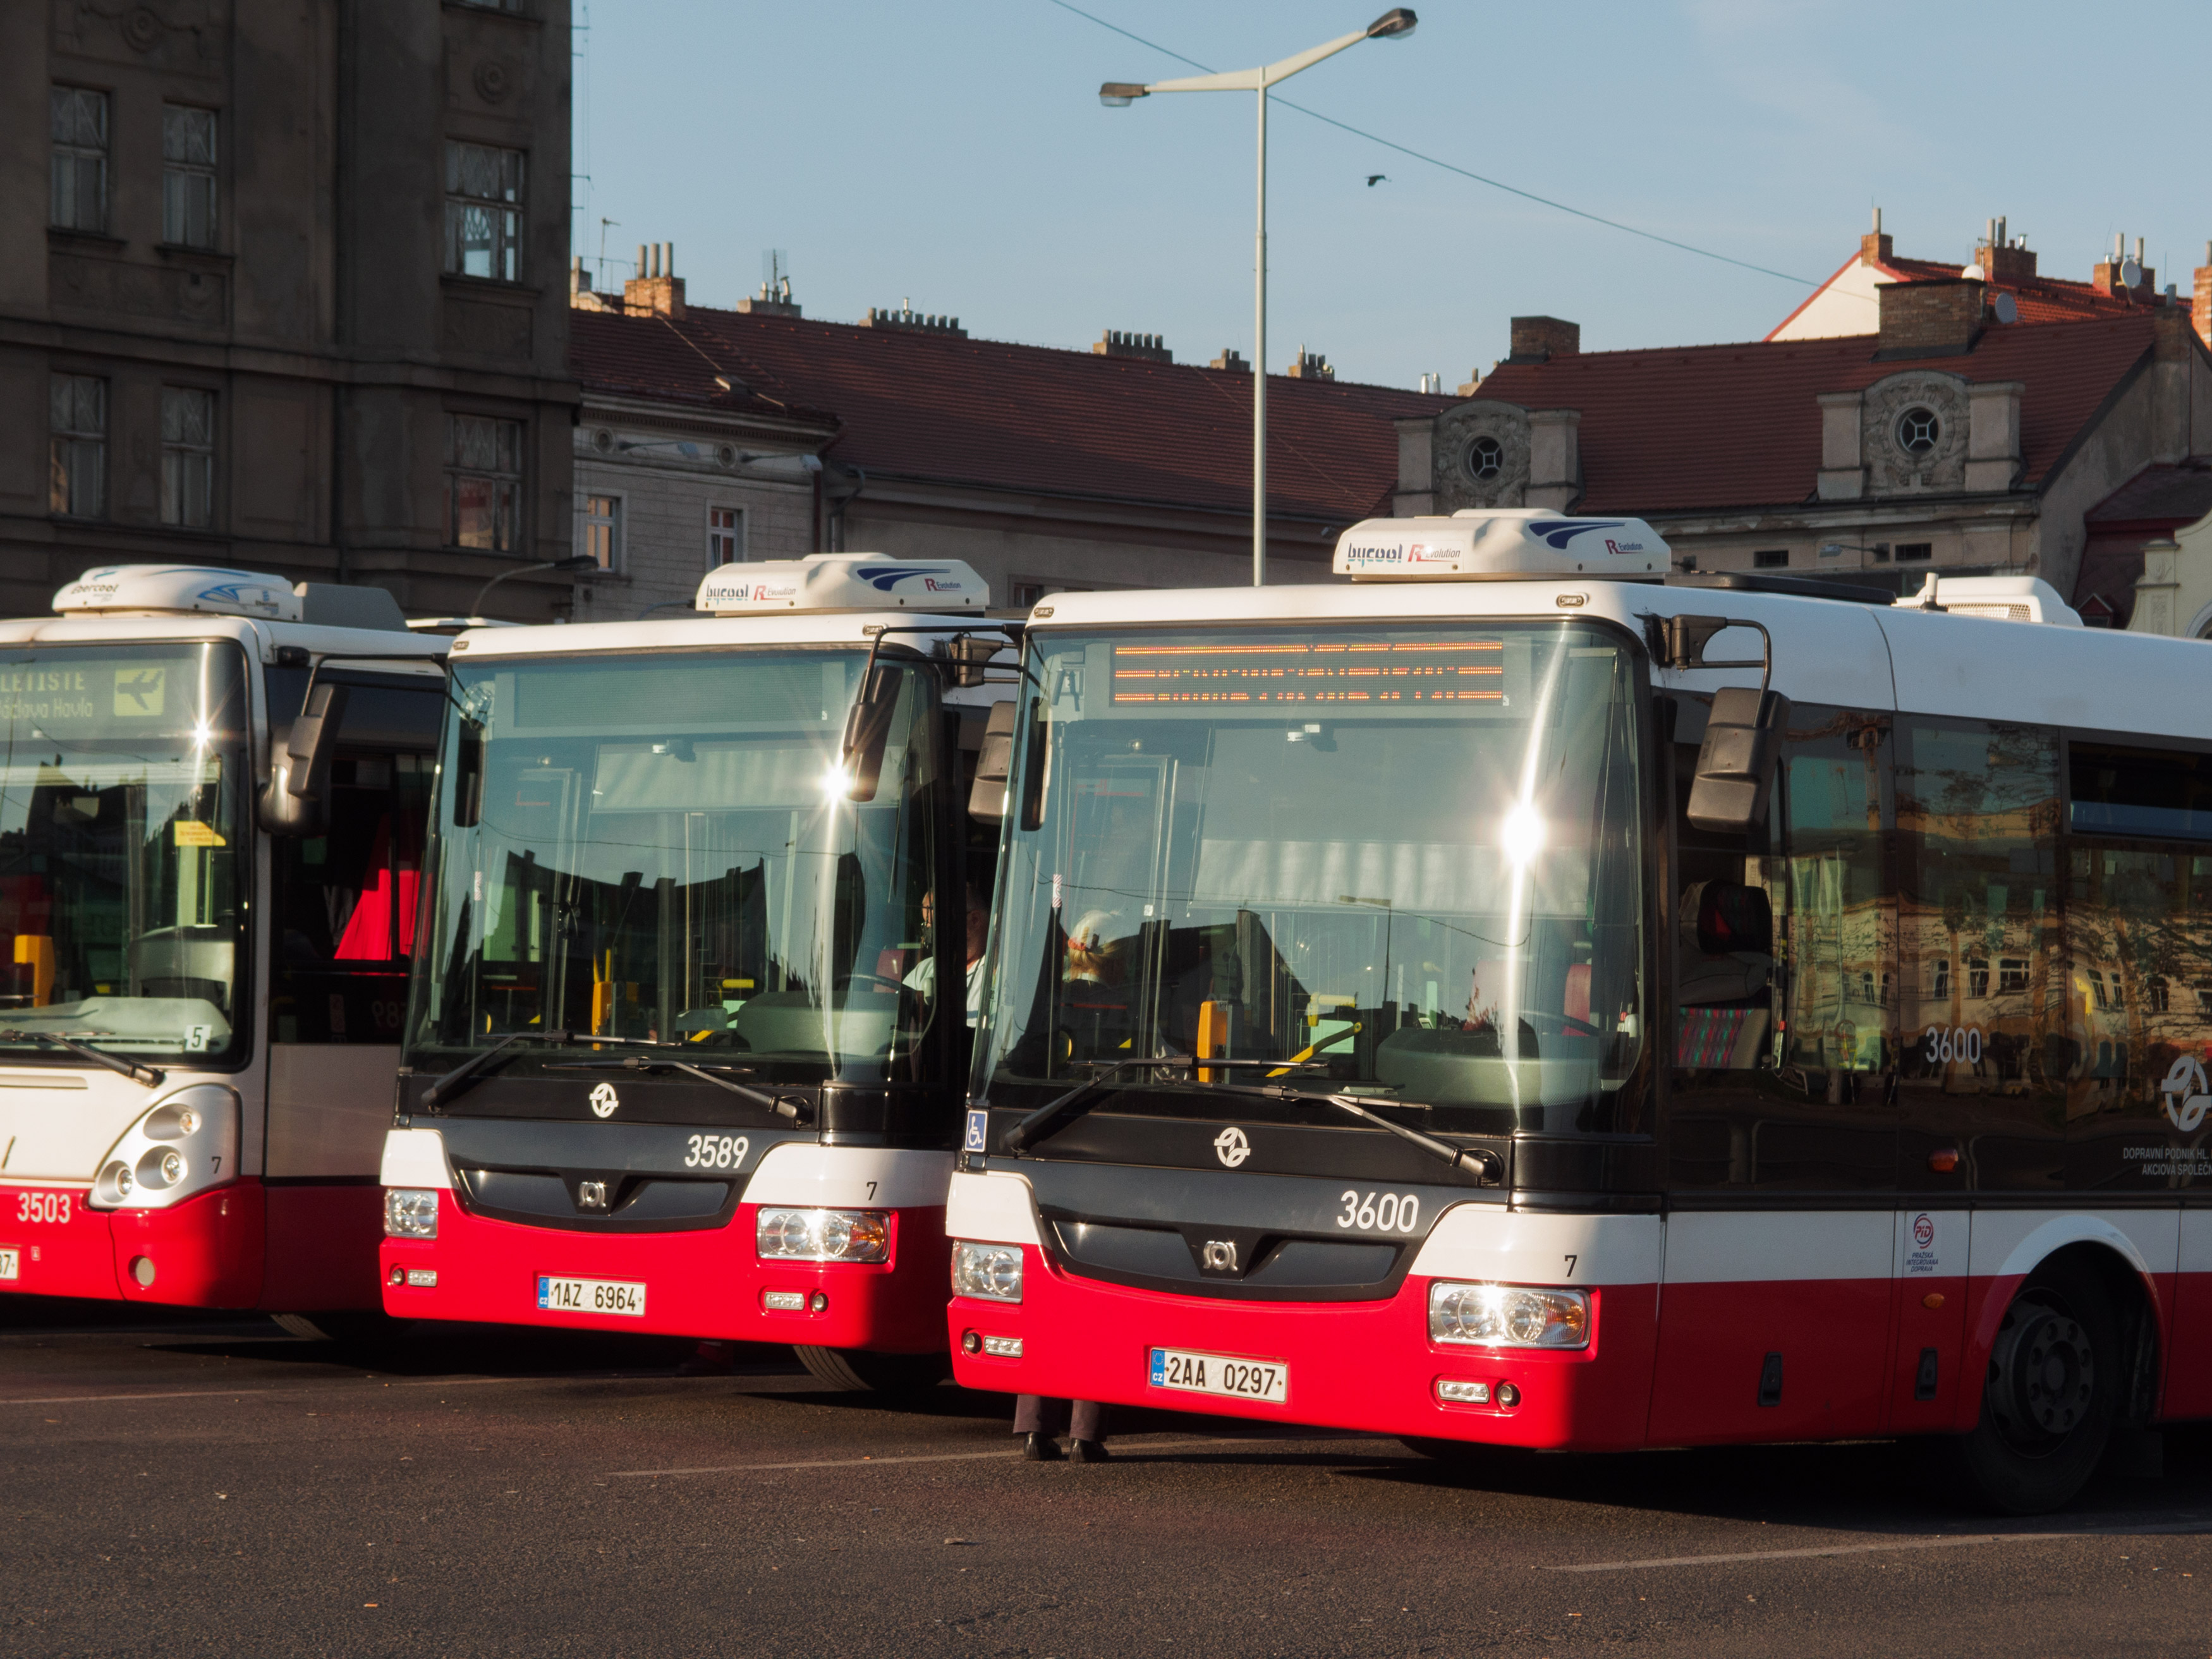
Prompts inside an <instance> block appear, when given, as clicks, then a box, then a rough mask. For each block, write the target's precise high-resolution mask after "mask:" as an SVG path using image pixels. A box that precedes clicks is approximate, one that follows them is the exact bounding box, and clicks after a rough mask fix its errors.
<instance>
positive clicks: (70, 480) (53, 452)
mask: <svg viewBox="0 0 2212 1659" xmlns="http://www.w3.org/2000/svg"><path fill="white" fill-rule="evenodd" d="M48 424H49V430H50V432H51V434H52V439H51V447H50V449H49V451H48V457H47V489H46V498H47V499H46V505H47V507H49V508H50V509H51V510H52V511H53V512H56V513H67V514H68V515H69V516H70V517H71V518H73V519H97V518H99V517H100V516H101V515H102V514H103V513H106V510H107V382H106V381H105V380H100V378H99V377H98V376H96V375H92V374H57V375H55V376H54V377H53V385H52V399H51V407H50V409H49V411H48Z"/></svg>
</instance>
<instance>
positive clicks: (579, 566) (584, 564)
mask: <svg viewBox="0 0 2212 1659" xmlns="http://www.w3.org/2000/svg"><path fill="white" fill-rule="evenodd" d="M598 568H599V561H598V560H597V559H595V558H593V557H592V556H591V555H590V554H588V553H572V554H570V555H569V556H568V557H567V558H565V559H548V560H546V561H545V562H544V563H543V564H519V565H517V566H515V568H513V569H512V570H502V571H501V572H500V573H499V574H497V575H496V576H494V577H493V578H492V579H491V580H489V581H488V582H486V583H485V584H484V585H483V586H482V587H479V588H478V589H477V596H476V598H475V599H473V600H471V602H470V605H469V615H471V617H481V616H483V602H484V595H485V594H487V593H489V592H491V591H492V589H493V588H495V587H497V586H499V585H500V584H501V582H503V581H505V580H507V578H508V577H509V576H527V575H528V574H531V572H532V571H533V570H597V569H598Z"/></svg>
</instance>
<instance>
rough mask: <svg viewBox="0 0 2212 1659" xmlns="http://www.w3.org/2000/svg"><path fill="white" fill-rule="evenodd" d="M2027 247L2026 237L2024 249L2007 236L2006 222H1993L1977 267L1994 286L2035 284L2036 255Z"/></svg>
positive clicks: (1978, 253)
mask: <svg viewBox="0 0 2212 1659" xmlns="http://www.w3.org/2000/svg"><path fill="white" fill-rule="evenodd" d="M1974 263H1975V264H1978V265H1979V266H1980V267H1981V269H1982V275H1983V276H1985V277H1987V278H1988V279H1989V280H1990V282H1992V283H2022V282H2033V280H2034V278H2035V254H2034V252H2033V250H2031V249H2030V248H2029V247H2028V246H2027V238H2026V237H2024V236H2023V237H2021V241H2020V246H2014V244H2013V240H2012V238H2011V237H2009V236H2008V235H2007V234H2005V222H2004V221H2003V220H2002V218H1997V219H1992V220H1990V222H1989V229H1988V234H1986V235H1985V236H1984V238H1983V239H1982V241H1981V245H1980V246H1978V247H1976V248H1975V250H1974Z"/></svg>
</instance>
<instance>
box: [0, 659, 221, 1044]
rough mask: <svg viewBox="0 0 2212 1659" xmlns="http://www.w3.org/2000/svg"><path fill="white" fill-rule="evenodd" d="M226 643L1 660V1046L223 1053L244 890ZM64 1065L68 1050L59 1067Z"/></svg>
mask: <svg viewBox="0 0 2212 1659" xmlns="http://www.w3.org/2000/svg"><path fill="white" fill-rule="evenodd" d="M245 670H246V663H245V659H244V657H243V655H242V654H241V653H240V650H239V648H238V647H236V646H235V645H232V644H228V643H222V644H218V643H215V642H212V641H210V642H206V643H188V642H178V643H171V642H167V641H162V642H159V643H154V642H149V643H146V644H136V645H106V646H99V647H35V648H25V647H17V648H15V649H12V650H10V651H9V653H7V654H6V656H5V659H4V660H0V744H4V745H5V747H4V750H0V937H4V938H5V939H6V940H7V943H6V944H4V945H0V975H6V978H5V981H4V983H0V1049H4V1050H5V1051H6V1052H8V1053H9V1055H10V1057H11V1063H13V1061H14V1060H15V1059H18V1058H27V1057H28V1055H29V1054H35V1053H38V1052H40V1051H45V1052H54V1050H53V1048H52V1045H51V1044H48V1043H45V1042H40V1037H39V1036H38V1035H37V1034H39V1033H46V1034H50V1035H52V1036H64V1037H70V1038H74V1039H76V1040H77V1041H79V1042H88V1043H91V1044H93V1045H94V1046H95V1047H98V1048H109V1049H117V1050H123V1051H126V1052H129V1053H131V1054H161V1053H170V1054H179V1055H190V1056H191V1057H192V1059H193V1060H194V1061H195V1062H196V1063H197V1062H199V1061H202V1060H204V1062H205V1063H207V1064H210V1065H222V1064H228V1063H229V1062H231V1061H234V1060H236V1059H237V1058H238V1056H237V1055H236V1054H234V1052H233V1050H234V1042H236V1041H237V1040H238V1039H239V1038H240V1036H242V1033H240V1031H239V1030H237V1028H238V1027H239V1026H240V1025H242V1024H244V1022H243V1020H242V1018H241V1017H240V1013H239V997H240V986H241V984H242V982H243V980H242V975H243V974H244V971H245V968H246V951H245V949H244V945H243V940H244V928H245V918H246V897H247V892H248V889H249V883H248V881H247V872H248V871H249V869H250V867H251V866H248V865H247V864H246V863H245V862H244V854H245V852H246V849H249V848H251V847H252V825H251V823H249V822H248V820H247V818H246V784H247V781H248V780H249V777H250V775H251V768H250V764H249V762H248V758H247V753H246V727H247V721H248V714H247V709H246V673H245ZM70 1063H72V1064H78V1063H82V1062H78V1061H71V1062H70Z"/></svg>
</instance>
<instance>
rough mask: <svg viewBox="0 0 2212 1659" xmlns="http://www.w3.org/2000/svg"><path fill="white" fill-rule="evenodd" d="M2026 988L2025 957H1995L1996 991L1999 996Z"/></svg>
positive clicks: (2015, 992) (2018, 992) (2015, 993)
mask: <svg viewBox="0 0 2212 1659" xmlns="http://www.w3.org/2000/svg"><path fill="white" fill-rule="evenodd" d="M2025 990H2027V957H1998V958H1997V993H1998V994H1999V995H2001V996H2008V995H2017V994H2020V993H2021V992H2022V991H2025Z"/></svg>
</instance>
